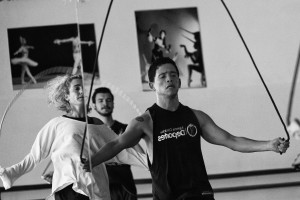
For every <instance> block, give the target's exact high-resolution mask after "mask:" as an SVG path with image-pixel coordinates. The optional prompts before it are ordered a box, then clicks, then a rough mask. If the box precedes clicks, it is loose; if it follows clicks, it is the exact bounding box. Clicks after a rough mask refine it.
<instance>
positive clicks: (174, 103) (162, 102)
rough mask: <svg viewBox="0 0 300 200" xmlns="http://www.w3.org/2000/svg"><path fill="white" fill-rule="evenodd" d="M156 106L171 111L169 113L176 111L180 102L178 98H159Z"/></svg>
mask: <svg viewBox="0 0 300 200" xmlns="http://www.w3.org/2000/svg"><path fill="white" fill-rule="evenodd" d="M156 104H157V105H158V106H159V107H161V108H163V109H165V110H169V111H176V110H177V108H178V106H179V104H180V102H179V99H178V97H175V98H159V97H158V98H157V101H156Z"/></svg>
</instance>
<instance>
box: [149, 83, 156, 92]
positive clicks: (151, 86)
mask: <svg viewBox="0 0 300 200" xmlns="http://www.w3.org/2000/svg"><path fill="white" fill-rule="evenodd" d="M149 87H150V89H151V90H153V91H155V87H154V85H153V82H149Z"/></svg>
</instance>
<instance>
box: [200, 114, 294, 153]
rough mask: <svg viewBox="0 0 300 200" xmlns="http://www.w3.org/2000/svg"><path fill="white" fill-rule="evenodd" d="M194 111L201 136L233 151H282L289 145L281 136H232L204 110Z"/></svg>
mask: <svg viewBox="0 0 300 200" xmlns="http://www.w3.org/2000/svg"><path fill="white" fill-rule="evenodd" d="M194 112H195V114H196V116H197V118H198V120H199V122H200V125H201V128H202V133H203V138H204V139H205V140H206V141H208V142H209V143H212V144H216V145H221V146H225V147H228V148H230V149H232V150H234V151H239V152H244V153H249V152H260V151H274V152H277V153H284V152H286V150H287V148H288V147H289V142H285V141H284V140H283V139H281V138H276V139H273V140H267V141H259V140H253V139H250V138H246V137H237V136H234V135H232V134H230V133H229V132H227V131H226V130H224V129H222V128H220V127H219V126H218V125H216V124H215V122H214V121H213V120H212V119H211V118H210V117H209V116H208V115H207V114H205V113H204V112H201V111H196V110H194Z"/></svg>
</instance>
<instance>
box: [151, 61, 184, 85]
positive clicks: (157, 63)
mask: <svg viewBox="0 0 300 200" xmlns="http://www.w3.org/2000/svg"><path fill="white" fill-rule="evenodd" d="M168 63H169V64H172V65H173V66H174V67H175V69H176V72H177V75H178V76H179V70H178V67H177V65H176V63H175V62H174V60H172V59H171V58H169V57H162V58H158V59H156V60H155V61H154V62H153V63H152V64H151V65H150V68H149V70H148V78H149V82H154V77H155V74H156V70H157V69H158V68H159V67H160V66H161V65H164V64H168Z"/></svg>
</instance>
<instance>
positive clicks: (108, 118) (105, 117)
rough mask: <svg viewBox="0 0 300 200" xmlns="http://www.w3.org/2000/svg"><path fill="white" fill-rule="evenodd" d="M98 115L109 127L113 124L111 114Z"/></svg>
mask: <svg viewBox="0 0 300 200" xmlns="http://www.w3.org/2000/svg"><path fill="white" fill-rule="evenodd" d="M98 116H99V118H100V119H101V120H102V121H103V123H104V124H106V125H107V126H109V127H111V126H112V125H113V123H114V122H115V120H114V119H113V117H112V115H109V116H103V115H100V114H99V115H98Z"/></svg>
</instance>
